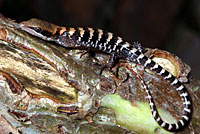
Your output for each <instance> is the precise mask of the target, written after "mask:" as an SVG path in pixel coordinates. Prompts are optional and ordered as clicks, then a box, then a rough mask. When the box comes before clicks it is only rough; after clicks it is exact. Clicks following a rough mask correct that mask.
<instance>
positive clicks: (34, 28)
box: [31, 27, 42, 33]
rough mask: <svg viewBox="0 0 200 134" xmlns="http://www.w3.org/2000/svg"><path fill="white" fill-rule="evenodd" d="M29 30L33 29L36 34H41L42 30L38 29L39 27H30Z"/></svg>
mask: <svg viewBox="0 0 200 134" xmlns="http://www.w3.org/2000/svg"><path fill="white" fill-rule="evenodd" d="M31 29H33V30H34V31H36V32H38V33H41V32H42V29H41V28H39V27H31Z"/></svg>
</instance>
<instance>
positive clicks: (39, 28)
mask: <svg viewBox="0 0 200 134" xmlns="http://www.w3.org/2000/svg"><path fill="white" fill-rule="evenodd" d="M20 27H21V29H22V30H24V31H26V32H27V33H29V34H31V35H33V36H37V37H39V38H42V39H43V40H48V41H51V40H52V36H53V35H55V34H56V33H58V34H60V31H61V30H63V28H64V27H60V26H57V25H55V24H52V23H49V22H46V21H43V20H39V19H35V18H33V19H30V20H28V21H23V22H21V23H20Z"/></svg>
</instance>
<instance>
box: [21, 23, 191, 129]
mask: <svg viewBox="0 0 200 134" xmlns="http://www.w3.org/2000/svg"><path fill="white" fill-rule="evenodd" d="M20 27H21V29H22V30H24V31H26V32H28V33H30V34H32V35H33V36H37V37H39V38H41V39H43V40H46V41H52V42H55V43H57V44H59V45H62V46H64V47H67V48H77V49H80V48H82V49H88V50H97V51H100V52H104V53H108V54H111V55H112V58H111V62H112V61H113V60H114V58H115V57H118V58H121V59H126V60H129V61H132V62H135V63H137V64H141V65H143V66H144V67H145V68H148V69H149V70H151V71H153V72H154V73H156V74H157V75H159V76H161V77H162V78H163V79H164V80H166V81H167V82H169V84H170V85H172V86H174V87H175V88H176V91H177V92H178V93H179V95H180V97H181V99H182V102H183V105H184V109H183V115H182V118H181V119H180V120H179V121H178V122H177V123H174V124H169V123H167V122H165V121H163V120H162V119H161V117H160V115H159V114H158V112H157V109H156V106H155V103H154V101H153V98H152V95H151V93H150V91H149V89H148V88H147V87H146V86H144V88H145V91H146V93H147V98H148V101H149V104H150V108H151V112H152V115H153V117H154V119H155V121H156V122H157V123H158V124H159V125H160V126H161V127H162V128H164V129H165V130H167V131H171V132H176V131H181V130H183V129H184V128H185V127H186V126H187V125H188V124H189V122H190V120H191V115H192V101H191V98H190V96H189V93H188V92H187V90H186V88H185V87H184V86H183V85H182V83H181V82H180V81H179V80H178V79H177V78H175V77H174V76H173V75H172V74H171V73H169V72H168V71H167V70H165V69H163V68H162V67H161V66H160V65H158V64H156V63H155V62H154V61H152V60H151V59H150V58H148V57H146V56H145V55H144V54H143V53H142V48H141V45H140V44H139V43H134V44H130V43H128V42H126V41H124V40H123V39H122V38H121V37H118V36H115V35H114V34H113V33H111V32H105V31H103V30H101V29H93V28H87V27H86V28H82V27H77V28H65V27H61V26H56V25H54V24H52V23H48V22H45V21H42V20H38V19H31V20H29V21H24V22H22V23H21V24H20Z"/></svg>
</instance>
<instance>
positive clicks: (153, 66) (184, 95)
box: [130, 51, 192, 132]
mask: <svg viewBox="0 0 200 134" xmlns="http://www.w3.org/2000/svg"><path fill="white" fill-rule="evenodd" d="M136 53H137V54H136ZM136 53H132V54H130V55H132V56H130V60H131V57H133V58H134V60H135V57H137V62H138V63H139V64H142V65H143V66H144V67H146V68H148V69H149V70H151V71H153V72H154V73H156V74H157V75H159V76H161V77H162V78H163V79H165V80H166V81H168V82H169V83H170V84H171V85H172V86H174V87H175V88H176V91H177V92H178V93H179V96H180V97H181V100H182V102H183V105H184V109H183V115H182V118H181V119H180V120H179V121H178V122H177V123H174V124H169V123H167V122H165V121H163V120H162V118H161V117H160V115H159V113H158V111H157V109H156V106H155V103H154V101H153V98H152V95H151V92H150V91H149V89H148V88H147V87H146V86H144V88H145V92H146V93H147V98H148V101H149V104H150V108H151V112H152V115H153V117H154V119H155V121H156V122H157V123H158V124H159V125H160V126H161V127H162V128H164V129H166V130H168V131H171V132H177V131H181V130H183V129H184V128H185V127H186V126H187V125H188V124H189V122H190V120H191V115H192V101H191V98H190V96H189V93H188V91H187V90H186V88H185V87H184V86H183V85H182V83H181V82H180V81H179V80H178V79H177V78H175V77H174V76H173V75H172V74H171V73H169V72H168V71H167V70H165V69H163V68H162V67H161V66H160V65H158V64H157V63H155V62H154V61H152V60H151V59H149V58H147V57H146V56H145V55H144V54H142V53H140V52H139V51H137V52H136Z"/></svg>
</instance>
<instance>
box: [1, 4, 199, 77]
mask: <svg viewBox="0 0 200 134" xmlns="http://www.w3.org/2000/svg"><path fill="white" fill-rule="evenodd" d="M0 12H1V13H3V15H4V16H5V17H9V18H12V19H15V20H17V21H18V22H20V21H23V20H28V19H30V18H33V17H36V18H39V19H43V20H46V21H50V22H53V23H55V24H57V25H62V26H89V27H96V28H102V29H104V30H107V31H111V32H114V33H115V34H117V35H120V36H121V37H123V38H124V39H125V40H127V41H128V42H130V43H131V42H134V41H139V42H141V43H142V45H143V46H144V47H150V48H159V49H165V50H167V51H169V52H172V53H174V54H176V55H177V56H179V57H180V58H181V59H182V60H183V61H184V62H185V63H187V64H189V65H190V66H191V68H192V75H193V76H194V77H195V78H198V79H199V78H200V59H199V58H200V0H166V1H164V0H153V1H150V0H0Z"/></svg>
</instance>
